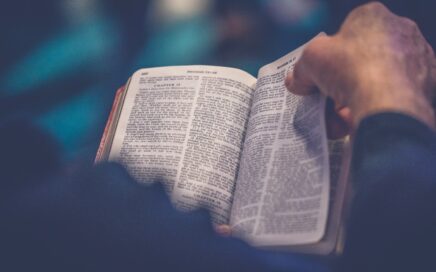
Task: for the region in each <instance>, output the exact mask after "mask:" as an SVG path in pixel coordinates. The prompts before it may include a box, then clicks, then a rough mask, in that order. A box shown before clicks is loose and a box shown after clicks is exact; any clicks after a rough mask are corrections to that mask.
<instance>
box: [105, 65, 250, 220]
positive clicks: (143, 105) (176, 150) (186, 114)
mask: <svg viewBox="0 0 436 272" xmlns="http://www.w3.org/2000/svg"><path fill="white" fill-rule="evenodd" d="M255 83H256V79H255V78H254V77H252V76H251V75H249V74H248V73H245V72H243V71H241V70H238V69H233V68H224V67H215V66H176V67H163V68H150V69H142V70H139V71H138V72H136V73H135V74H134V75H133V77H132V79H131V81H130V84H129V86H128V89H127V94H126V98H125V101H124V104H123V109H122V111H121V115H120V119H119V122H118V127H117V129H116V132H115V136H114V139H113V143H112V147H111V150H110V154H109V160H110V161H117V162H120V163H121V164H123V165H125V166H126V168H127V170H128V171H129V173H130V174H131V175H132V176H133V177H134V178H136V179H137V180H139V181H141V182H151V181H155V180H156V179H159V180H161V181H163V182H164V184H165V186H166V189H167V191H168V192H169V193H170V195H171V198H172V201H173V203H174V204H175V205H176V206H177V207H179V208H181V209H183V210H190V209H193V208H197V207H200V206H204V207H207V208H209V209H210V210H211V213H212V216H213V218H214V221H215V222H216V223H220V224H223V223H228V217H229V213H230V208H231V200H232V194H233V191H234V182H235V179H236V175H237V169H238V166H239V158H240V154H241V147H242V141H243V138H244V133H245V129H246V124H247V119H248V115H249V111H250V105H251V99H252V92H253V90H254V86H255Z"/></svg>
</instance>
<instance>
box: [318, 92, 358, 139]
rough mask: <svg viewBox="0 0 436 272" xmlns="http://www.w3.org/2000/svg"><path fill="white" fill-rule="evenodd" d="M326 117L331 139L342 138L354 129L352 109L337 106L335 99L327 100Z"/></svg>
mask: <svg viewBox="0 0 436 272" xmlns="http://www.w3.org/2000/svg"><path fill="white" fill-rule="evenodd" d="M325 119H326V125H327V137H328V138H329V139H332V140H335V139H341V138H343V137H345V136H347V135H349V134H350V132H351V131H352V128H353V124H352V116H351V111H350V109H349V108H347V107H341V108H337V107H335V105H334V102H333V100H331V99H330V98H329V99H328V100H327V106H326V114H325Z"/></svg>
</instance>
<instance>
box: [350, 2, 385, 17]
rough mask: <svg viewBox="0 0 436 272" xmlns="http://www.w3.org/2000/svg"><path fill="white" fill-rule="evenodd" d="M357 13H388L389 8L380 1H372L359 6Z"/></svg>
mask: <svg viewBox="0 0 436 272" xmlns="http://www.w3.org/2000/svg"><path fill="white" fill-rule="evenodd" d="M354 11H355V15H360V14H367V13H381V12H382V13H387V12H389V10H388V8H387V7H386V6H385V5H384V4H382V3H380V2H370V3H367V4H364V5H362V6H359V7H357V8H356V9H355V10H354Z"/></svg>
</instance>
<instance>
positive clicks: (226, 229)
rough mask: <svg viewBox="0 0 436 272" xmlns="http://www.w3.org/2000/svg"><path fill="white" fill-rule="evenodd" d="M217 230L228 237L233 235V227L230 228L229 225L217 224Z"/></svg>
mask: <svg viewBox="0 0 436 272" xmlns="http://www.w3.org/2000/svg"><path fill="white" fill-rule="evenodd" d="M215 231H216V232H217V233H218V234H219V235H221V236H224V237H228V236H231V235H232V229H231V228H230V226H229V225H216V226H215Z"/></svg>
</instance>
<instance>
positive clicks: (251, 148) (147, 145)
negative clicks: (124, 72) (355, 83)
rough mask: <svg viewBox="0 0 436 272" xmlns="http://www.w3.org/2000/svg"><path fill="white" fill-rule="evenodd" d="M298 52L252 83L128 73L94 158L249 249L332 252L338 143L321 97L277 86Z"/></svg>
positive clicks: (193, 69)
mask: <svg viewBox="0 0 436 272" xmlns="http://www.w3.org/2000/svg"><path fill="white" fill-rule="evenodd" d="M303 49H304V46H303V47H301V48H298V49H297V50H295V51H293V52H291V53H289V54H287V55H286V56H284V57H282V58H280V59H278V60H277V61H275V62H273V63H271V64H268V65H266V66H264V67H262V68H261V69H260V70H259V73H258V78H257V79H256V78H254V77H253V76H251V75H250V74H248V73H246V72H244V71H241V70H238V69H234V68H225V67H216V66H175V67H161V68H147V69H141V70H139V71H137V72H135V73H134V74H133V76H132V77H131V78H130V79H129V81H128V83H127V85H126V87H125V88H123V89H120V90H119V91H118V92H117V95H116V98H115V102H114V106H113V110H112V112H111V115H110V117H109V120H108V124H107V126H106V129H105V133H104V136H103V139H102V141H101V145H100V148H99V151H98V154H97V159H96V160H97V161H116V162H119V163H121V164H122V165H124V166H125V167H126V168H127V170H128V171H129V173H130V174H131V175H132V176H133V177H134V178H136V179H137V180H138V181H140V182H145V183H147V182H153V181H156V180H160V181H163V182H164V185H165V188H166V190H167V192H168V194H169V195H170V197H171V199H172V201H173V203H174V205H175V206H176V207H178V208H180V209H182V210H191V209H193V208H197V207H206V208H208V209H209V210H210V211H211V214H212V217H213V220H214V223H216V224H229V225H230V226H231V227H232V229H233V231H234V233H235V234H236V235H239V236H241V237H243V238H244V239H246V240H247V241H248V242H249V243H251V244H253V245H255V246H261V247H274V248H289V249H292V250H295V251H299V252H307V253H318V254H328V253H330V252H332V251H333V250H334V249H335V247H336V245H337V240H338V237H339V236H338V233H339V230H340V225H341V224H340V222H341V215H342V213H343V209H342V207H343V206H344V205H343V202H344V195H345V191H346V186H345V185H346V176H347V174H346V173H342V175H339V172H338V171H339V169H340V168H341V167H340V165H341V161H344V160H343V159H342V158H343V156H341V154H342V149H343V148H342V146H343V141H339V142H331V143H330V144H329V142H328V140H327V137H326V129H325V121H324V108H325V98H324V97H322V96H321V95H312V96H308V97H299V96H295V95H293V94H291V93H290V92H288V91H287V90H286V88H285V85H284V81H285V77H286V75H287V73H288V72H290V71H292V69H293V67H294V64H295V63H296V61H297V60H298V58H299V57H300V56H301V54H302V51H303ZM342 168H343V169H346V168H348V167H347V166H345V167H342ZM340 176H342V177H340Z"/></svg>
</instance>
